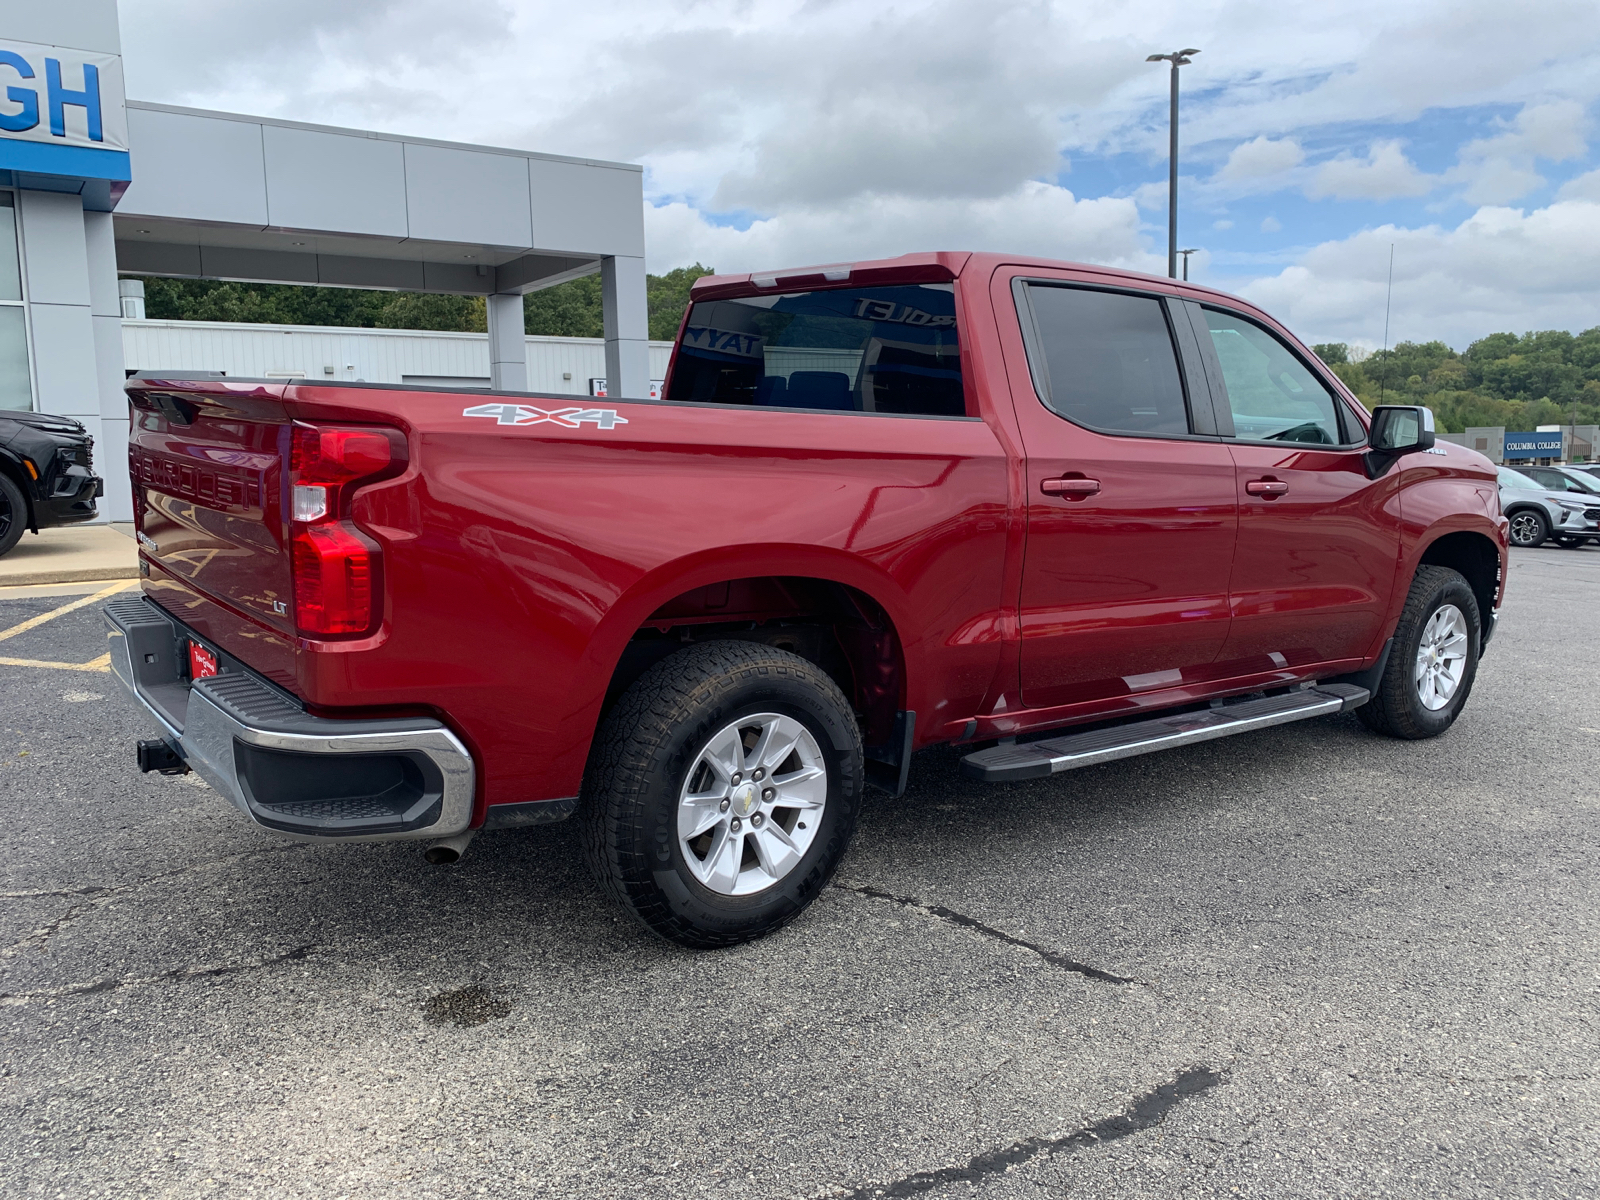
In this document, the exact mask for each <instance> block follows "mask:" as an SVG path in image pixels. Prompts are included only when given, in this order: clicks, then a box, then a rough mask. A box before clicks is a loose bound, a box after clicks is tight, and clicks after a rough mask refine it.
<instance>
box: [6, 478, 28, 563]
mask: <svg viewBox="0 0 1600 1200" xmlns="http://www.w3.org/2000/svg"><path fill="white" fill-rule="evenodd" d="M27 526H28V502H27V501H26V500H25V499H23V496H22V489H21V488H19V487H18V486H17V485H16V484H14V483H12V482H11V480H9V479H7V478H6V477H5V476H4V475H0V554H5V553H7V552H8V551H9V550H10V549H11V547H13V546H15V545H16V544H17V539H18V538H20V537H21V536H22V531H23V530H24V529H26V528H27Z"/></svg>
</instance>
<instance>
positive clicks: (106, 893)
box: [0, 842, 308, 958]
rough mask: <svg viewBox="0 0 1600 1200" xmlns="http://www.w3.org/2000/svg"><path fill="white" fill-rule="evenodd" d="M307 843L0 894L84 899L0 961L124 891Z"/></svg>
mask: <svg viewBox="0 0 1600 1200" xmlns="http://www.w3.org/2000/svg"><path fill="white" fill-rule="evenodd" d="M307 844H308V843H305V842H286V843H283V844H281V845H275V846H263V847H261V848H260V849H257V850H246V851H244V852H242V853H240V854H230V855H227V856H226V857H224V858H215V859H211V860H210V861H208V862H201V863H188V864H186V865H185V866H181V867H175V868H173V869H172V870H170V871H161V872H159V873H157V874H155V875H146V876H145V877H144V878H143V879H135V880H133V881H131V882H129V883H119V884H115V885H113V886H110V887H101V886H99V885H95V884H91V885H88V886H86V887H81V888H58V889H53V890H52V889H40V890H38V891H26V892H0V900H35V899H42V898H46V897H66V896H87V897H89V898H88V899H87V900H85V901H84V902H83V903H81V904H75V905H73V906H72V907H71V908H69V909H68V910H67V911H66V912H64V913H62V914H61V915H60V916H59V917H57V918H56V919H55V920H54V921H51V922H50V923H49V924H47V925H42V926H40V927H39V928H38V929H35V930H34V931H33V932H32V933H30V934H29V935H28V936H27V937H25V938H23V939H22V940H21V941H18V942H13V943H12V944H11V945H9V946H6V947H4V948H0V958H12V957H14V956H15V955H17V954H20V953H22V951H24V950H28V949H34V948H37V947H39V946H43V945H44V944H45V943H46V942H48V941H49V940H50V939H51V938H53V937H54V936H55V935H56V934H58V933H60V932H61V930H62V928H63V927H64V926H66V925H69V924H71V923H72V922H73V921H75V920H77V919H78V918H79V917H81V916H84V915H85V914H87V913H90V912H93V911H94V910H95V909H97V908H99V907H101V906H102V905H104V904H108V903H110V902H111V901H112V900H114V899H116V898H117V897H118V896H120V895H121V894H122V893H124V892H131V891H133V890H134V889H135V888H141V887H144V886H146V885H147V884H151V883H158V882H160V881H161V880H163V879H172V878H174V877H175V876H178V875H187V874H189V873H190V872H192V871H203V870H205V869H206V868H208V867H221V866H226V865H228V864H230V863H236V862H243V861H244V860H245V859H247V858H255V857H258V856H259V855H263V854H282V853H283V852H284V851H286V850H304V849H305V848H306V846H307Z"/></svg>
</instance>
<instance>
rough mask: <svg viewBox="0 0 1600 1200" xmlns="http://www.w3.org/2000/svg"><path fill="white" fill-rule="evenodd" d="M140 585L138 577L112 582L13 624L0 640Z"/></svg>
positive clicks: (25, 631)
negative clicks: (68, 602)
mask: <svg viewBox="0 0 1600 1200" xmlns="http://www.w3.org/2000/svg"><path fill="white" fill-rule="evenodd" d="M138 586H139V581H138V580H137V579H128V580H124V581H123V582H121V583H115V584H112V585H111V586H110V587H108V588H105V589H103V590H102V591H98V592H96V593H95V594H94V595H92V596H84V597H83V598H82V599H80V600H74V601H73V602H72V603H71V604H63V605H62V606H61V607H60V608H56V609H51V610H50V611H49V612H47V613H43V614H41V615H40V616H37V617H32V618H30V619H28V620H26V621H24V622H22V624H20V625H13V626H12V627H11V628H10V629H7V630H5V631H4V632H0V642H3V641H5V640H6V639H7V638H13V637H16V636H17V634H19V633H27V632H28V630H30V629H37V628H38V627H39V626H40V625H43V624H44V623H45V622H46V621H53V620H55V619H56V618H57V617H61V616H65V615H66V614H67V613H69V612H72V611H73V610H74V609H79V608H83V607H85V606H86V605H89V604H93V603H94V602H95V601H96V600H104V599H105V598H106V597H107V596H115V595H116V594H117V593H118V592H125V591H127V590H128V589H129V588H131V587H138ZM18 661H20V660H17V659H9V658H4V659H0V662H3V663H6V664H8V665H11V664H14V663H16V662H18ZM48 665H50V666H53V667H59V666H61V665H62V664H61V663H50V664H48Z"/></svg>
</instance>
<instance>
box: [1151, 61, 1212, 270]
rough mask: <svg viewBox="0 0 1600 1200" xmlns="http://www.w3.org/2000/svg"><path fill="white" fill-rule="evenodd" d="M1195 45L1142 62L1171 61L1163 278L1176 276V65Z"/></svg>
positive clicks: (1184, 64)
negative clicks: (1165, 246)
mask: <svg viewBox="0 0 1600 1200" xmlns="http://www.w3.org/2000/svg"><path fill="white" fill-rule="evenodd" d="M1199 53H1200V51H1198V50H1195V49H1192V48H1191V49H1188V50H1174V51H1173V52H1172V53H1171V54H1152V55H1150V56H1149V57H1148V58H1146V59H1145V62H1170V63H1171V64H1172V115H1171V117H1170V129H1169V130H1168V146H1167V278H1168V279H1176V278H1177V277H1178V68H1179V67H1184V66H1188V65H1189V63H1191V62H1193V61H1194V60H1193V59H1192V58H1191V57H1190V55H1192V54H1199Z"/></svg>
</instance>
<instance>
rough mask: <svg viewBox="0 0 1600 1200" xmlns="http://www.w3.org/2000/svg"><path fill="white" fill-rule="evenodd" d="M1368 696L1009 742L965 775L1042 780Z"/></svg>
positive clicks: (1329, 697) (1354, 691)
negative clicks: (1043, 777)
mask: <svg viewBox="0 0 1600 1200" xmlns="http://www.w3.org/2000/svg"><path fill="white" fill-rule="evenodd" d="M1368 695H1369V693H1368V691H1367V689H1366V688H1363V687H1357V686H1355V685H1354V684H1351V683H1321V684H1318V685H1316V686H1315V687H1312V688H1307V689H1305V690H1304V691H1298V692H1290V693H1289V694H1287V695H1284V696H1266V697H1263V698H1262V699H1260V700H1245V701H1242V702H1240V703H1237V704H1225V705H1223V706H1222V707H1220V708H1209V709H1202V710H1200V711H1199V712H1185V713H1174V714H1172V715H1170V716H1165V717H1155V718H1153V719H1151V720H1149V721H1137V722H1134V723H1132V724H1128V725H1115V726H1112V727H1111V728H1109V729H1091V730H1088V731H1087V732H1084V733H1069V734H1066V735H1065V736H1063V737H1055V738H1047V739H1045V740H1044V741H1040V742H1024V743H1023V744H1021V745H1017V744H1016V743H1005V744H1002V745H999V746H994V747H991V748H990V749H988V750H978V751H976V752H974V753H972V754H969V755H967V756H966V757H965V758H963V759H962V760H961V770H962V773H963V774H966V775H970V776H972V777H973V778H975V779H982V780H984V781H986V782H988V783H1010V782H1013V781H1015V780H1019V779H1038V778H1041V777H1042V776H1045V775H1055V774H1059V773H1060V772H1062V771H1071V770H1075V769H1076V768H1078V767H1092V766H1094V765H1095V764H1097V763H1105V762H1115V761H1116V760H1117V759H1119V758H1132V757H1134V756H1135V755H1138V754H1149V753H1151V752H1153V751H1156V750H1168V749H1171V748H1172V747H1173V746H1188V745H1191V744H1193V743H1195V742H1209V741H1211V740H1212V739H1213V738H1220V737H1228V736H1230V735H1232V734H1235V733H1248V732H1249V731H1250V730H1252V729H1266V728H1269V727H1270V726H1273V725H1287V724H1289V722H1291V721H1304V720H1306V719H1307V718H1308V717H1322V716H1328V715H1331V714H1333V713H1341V712H1349V711H1350V710H1351V709H1352V708H1359V707H1360V706H1361V705H1363V704H1365V703H1366V702H1367V697H1368Z"/></svg>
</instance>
